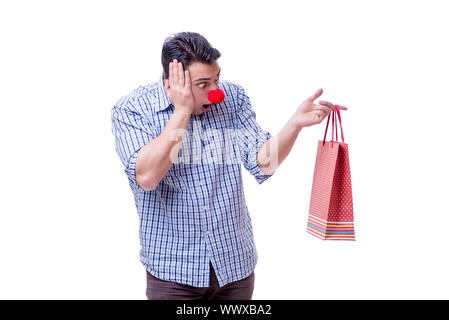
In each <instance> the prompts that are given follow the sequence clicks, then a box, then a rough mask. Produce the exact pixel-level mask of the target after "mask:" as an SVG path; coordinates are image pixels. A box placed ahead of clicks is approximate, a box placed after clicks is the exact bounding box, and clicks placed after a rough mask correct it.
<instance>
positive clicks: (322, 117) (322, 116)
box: [314, 110, 326, 121]
mask: <svg viewBox="0 0 449 320" xmlns="http://www.w3.org/2000/svg"><path fill="white" fill-rule="evenodd" d="M314 113H315V114H316V115H317V116H318V117H319V118H320V121H322V120H323V119H324V118H326V113H325V112H324V111H323V110H315V111H314Z"/></svg>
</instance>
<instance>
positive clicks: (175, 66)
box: [170, 59, 178, 87]
mask: <svg viewBox="0 0 449 320" xmlns="http://www.w3.org/2000/svg"><path fill="white" fill-rule="evenodd" d="M170 85H171V86H172V87H173V86H177V85H178V61H177V60H176V59H174V60H173V79H172V81H171V82H170Z"/></svg>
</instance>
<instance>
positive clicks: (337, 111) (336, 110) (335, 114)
mask: <svg viewBox="0 0 449 320" xmlns="http://www.w3.org/2000/svg"><path fill="white" fill-rule="evenodd" d="M331 117H332V140H331V147H332V148H333V147H334V123H335V136H336V141H337V140H338V124H337V117H338V121H339V122H340V132H341V139H342V140H343V142H345V138H344V136H343V127H342V125H341V115H340V107H339V106H338V105H337V104H336V105H335V107H334V108H332V112H331V113H330V114H329V116H328V117H327V124H326V131H325V132H324V138H323V146H324V143H325V142H326V135H327V129H328V127H329V122H330V118H331Z"/></svg>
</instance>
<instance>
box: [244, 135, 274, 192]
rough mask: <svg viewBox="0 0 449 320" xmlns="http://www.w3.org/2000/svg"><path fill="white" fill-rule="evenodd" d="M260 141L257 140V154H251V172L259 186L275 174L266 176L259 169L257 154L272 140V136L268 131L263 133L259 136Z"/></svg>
mask: <svg viewBox="0 0 449 320" xmlns="http://www.w3.org/2000/svg"><path fill="white" fill-rule="evenodd" d="M259 137H260V139H257V143H256V147H255V152H251V153H250V154H251V156H250V157H251V158H250V159H249V164H250V169H249V172H250V173H251V174H252V175H253V176H254V178H255V179H256V181H257V183H258V184H261V183H262V182H264V181H265V180H267V179H268V178H269V177H271V176H272V175H273V174H264V173H263V172H262V169H261V168H260V167H259V164H258V163H257V154H258V153H259V150H260V148H261V147H262V146H263V145H264V143H265V142H267V141H268V140H269V139H270V138H271V134H270V133H269V132H268V131H263V132H261V134H260V135H259Z"/></svg>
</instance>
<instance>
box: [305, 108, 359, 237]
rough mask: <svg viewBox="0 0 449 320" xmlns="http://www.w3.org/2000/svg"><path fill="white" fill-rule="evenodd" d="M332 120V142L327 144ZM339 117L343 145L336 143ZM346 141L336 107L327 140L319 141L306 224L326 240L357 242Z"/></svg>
mask: <svg viewBox="0 0 449 320" xmlns="http://www.w3.org/2000/svg"><path fill="white" fill-rule="evenodd" d="M331 117H332V140H331V141H328V142H326V134H327V129H328V126H329V120H330V118H331ZM337 118H338V120H339V122H340V131H341V138H342V140H343V142H337V140H338V132H337V123H336V122H337ZM334 123H335V135H336V141H334ZM344 141H345V140H344V137H343V129H342V126H341V115H340V109H339V107H338V106H337V105H336V106H335V107H334V109H333V110H332V113H331V114H329V117H328V119H327V125H326V131H325V133H324V139H323V141H318V150H317V156H316V161H315V171H314V174H313V183H312V195H311V197H310V208H309V219H308V223H307V232H308V233H310V234H312V235H314V236H316V237H318V238H320V239H323V240H355V233H354V215H353V206H352V187H351V172H350V167H349V152H348V145H347V144H346V143H344Z"/></svg>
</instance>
